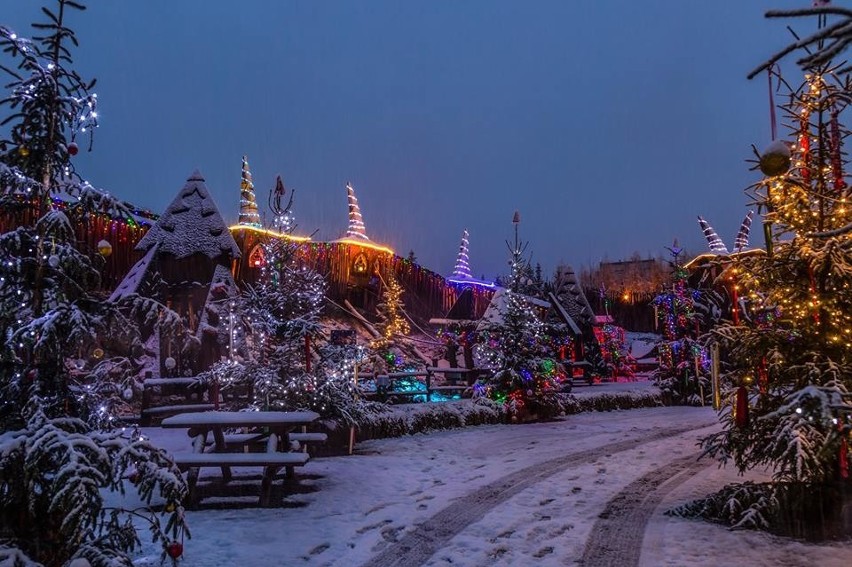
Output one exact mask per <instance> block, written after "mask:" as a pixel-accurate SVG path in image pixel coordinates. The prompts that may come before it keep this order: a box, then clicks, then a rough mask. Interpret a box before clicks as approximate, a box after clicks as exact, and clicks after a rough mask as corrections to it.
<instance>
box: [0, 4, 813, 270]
mask: <svg viewBox="0 0 852 567" xmlns="http://www.w3.org/2000/svg"><path fill="white" fill-rule="evenodd" d="M88 4H89V9H88V11H87V12H85V13H83V14H79V15H78V14H74V16H73V19H72V20H71V25H72V27H73V28H74V29H75V30H76V31H77V35H78V38H79V40H80V42H81V46H80V48H79V49H78V50H76V51H75V62H76V68H77V69H78V71H79V72H80V73H81V74H82V75H83V76H84V77H85V78H91V77H96V78H97V79H98V86H97V88H96V91H97V92H98V95H99V100H100V104H101V106H100V112H101V116H102V121H101V127H100V128H99V129H98V131H97V133H96V139H95V147H94V151H93V152H92V153H91V154H85V155H83V154H82V153H81V155H80V156H78V157H77V158H75V159H76V160H77V161H78V170H79V171H80V172H81V173H82V174H83V175H84V177H86V178H87V179H89V180H90V181H91V182H92V183H93V184H94V185H95V186H98V187H102V188H105V189H107V190H109V191H110V192H112V193H113V194H115V195H118V196H120V197H122V198H124V199H127V200H129V201H131V202H133V203H135V204H137V205H140V206H142V207H147V208H151V209H153V210H154V211H157V212H160V211H162V209H163V208H164V207H165V206H166V205H167V204H168V203H169V202H170V201H171V200H172V198H173V197H174V195H175V193H176V192H177V191H178V189H179V188H180V187H181V186H182V185H183V183H184V181H185V180H186V178H187V177H188V176H189V174H190V173H191V172H192V171H193V169H195V168H199V169H200V170H201V171H202V173H203V174H204V175H205V177H206V179H207V184H208V187H209V188H210V190H211V192H212V194H213V196H214V198H215V199H216V201H217V203H218V205H219V208H220V210H221V212H222V214H223V216H224V217H225V218H226V220H229V221H234V220H236V218H237V213H238V199H239V181H240V158H241V156H242V155H243V154H246V155H248V157H249V163H250V165H251V169H252V173H253V175H254V180H255V187H256V190H257V193H258V201H260V202H261V203H262V204H263V205H264V207H265V203H266V199H267V195H268V191H269V189H271V188H272V187H273V184H274V180H275V176H276V175H277V174H281V175H282V177H283V179H284V182H285V185H286V186H287V187H288V189H290V188H295V190H296V203H295V212H296V216H297V220H298V223H299V230H298V232H300V233H310V232H313V231H314V230H317V231H318V232H317V235H316V237H315V238H317V239H327V240H330V239H334V238H337V237H339V236H341V235H342V233H343V232H344V231H345V228H346V220H347V216H346V191H345V188H344V185H345V183H346V182H347V181H351V182H352V183H353V185H354V186H355V190H356V193H357V196H358V198H359V201H360V205H361V210H362V213H363V215H364V222H365V223H366V226H367V231H368V234H369V235H370V236H371V237H372V238H373V240H375V241H377V242H381V243H384V244H387V245H390V246H392V247H393V248H394V249H395V250H397V252H398V253H400V254H401V255H405V254H407V253H408V251H409V250H414V252H415V254H416V255H417V257H418V260H419V261H420V263H421V264H423V265H424V266H426V267H428V268H430V269H433V270H436V271H438V272H441V273H448V272H449V271H451V270H452V266H453V263H454V260H455V255H456V252H457V249H458V244H459V240H460V236H461V232H462V230H463V229H464V228H467V229H468V230H469V231H470V234H471V236H470V238H471V244H470V252H471V260H470V261H471V267H472V271H473V272H474V274H475V275H477V276H479V275H485V276H487V277H493V276H494V275H496V274H498V273H504V272H505V271H506V259H507V249H506V244H505V241H506V240H507V239H509V238H511V237H512V223H511V219H512V213H513V212H514V211H515V210H516V209H517V210H519V211H520V213H521V225H520V232H521V238H522V239H523V240H527V241H529V243H530V244H529V250H530V251H531V252H532V259H533V261H534V262H540V263H541V264H542V265H543V267H544V269H545V272H546V273H547V274H549V273H551V272H552V270H553V268H554V267H555V266H556V265H557V264H558V263H560V262H567V263H571V264H574V265H575V267H577V268H580V267H582V266H584V265H589V264H595V263H597V262H598V261H600V260H601V259H609V260H618V259H625V258H627V257H629V256H630V255H632V254H633V253H634V252H639V253H640V254H641V255H642V256H647V255H649V254H650V255H653V256H656V255H659V254H664V253H665V251H664V249H663V247H664V246H666V245H670V244H671V242H672V240H673V239H674V238H678V239H679V240H680V242H681V244H683V245H685V246H686V247H687V249H688V250H690V251H692V252H701V251H704V250H705V248H706V245H705V243H704V241H703V237H702V235H701V232H700V230H699V228H698V225H697V223H696V220H695V217H696V215H698V214H701V215H703V216H704V217H705V218H707V219H708V220H709V221H710V223H711V224H713V225H714V227H715V228H716V229H717V231H718V232H719V234H720V235H721V236H722V238H723V239H725V240H726V242H729V243H730V242H731V241H732V240H733V237H734V234H735V233H736V231H737V229H738V227H739V223H740V221H741V220H742V217H743V215H744V214H745V212H746V210H747V208H746V205H747V198H746V196H745V195H744V194H743V189H744V188H745V187H746V186H747V185H748V184H750V183H751V182H753V181H754V180H756V179H757V175H756V174H755V173H754V172H749V171H748V164H746V163H745V161H744V160H745V159H747V158H749V157H751V150H750V147H749V145H750V144H752V143H754V144H756V145H758V146H763V145H765V144H766V143H767V142H768V141H769V136H770V130H769V111H768V100H767V99H768V97H767V84H766V78H765V76H761V77H760V78H759V79H757V80H754V81H748V80H747V79H746V74H747V73H748V71H749V70H751V69H752V68H753V67H755V66H757V65H758V64H759V63H761V62H762V61H763V60H764V59H766V58H767V57H768V56H769V55H771V54H772V53H774V52H775V51H776V50H777V49H779V48H781V47H783V46H784V45H785V44H786V43H787V42H788V40H789V39H790V35H789V33H788V32H787V31H786V30H785V28H784V26H785V24H787V23H790V22H788V21H779V20H766V19H764V18H763V13H764V12H765V11H766V10H767V9H770V8H791V7H805V6H809V5H810V2H809V1H807V0H796V1H793V0H749V1H747V2H737V1H720V2H697V1H678V0H641V1H638V0H601V1H598V0H587V1H584V2H583V1H579V0H577V1H574V0H571V1H569V0H535V1H531V2H521V1H512V2H509V1H501V0H488V1H486V0H481V1H459V0H452V1H451V0H432V1H428V2H427V1H419V2H414V1H399V0H387V1H379V0H365V1H358V2H355V1H351V2H341V1H327V2H317V1H311V0H305V1H298V2H296V1H285V0H280V1H279V0H275V1H272V0H270V1H259V0H257V1H244V2H233V1H224V0H180V1H175V0H145V1H138V2H124V1H105V0H97V1H90V2H88ZM40 5H41V2H35V1H22V0H17V1H16V2H8V1H7V2H4V3H3V9H2V11H0V22H2V23H5V24H7V25H10V26H12V27H13V28H15V29H16V30H17V31H18V32H19V33H20V34H21V35H30V34H31V33H32V32H31V31H30V29H29V23H30V22H31V21H33V20H34V19H41V16H40V13H39V6H40ZM792 23H793V24H794V26H795V27H796V29H797V30H798V31H800V32H809V31H811V30H812V29H813V28H814V22H813V21H810V20H801V21H795V22H792ZM784 71H785V76H786V77H787V78H788V80H790V81H791V82H793V83H798V82H799V80H800V73H799V72H798V71H797V70H796V69H795V68H794V67H793V66H792V65H791V64H789V63H788V64H787V65H785V68H784ZM753 237H754V238H753V241H754V242H755V243H759V242H760V240H761V237H760V231H759V227H758V226H757V224H756V225H755V230H754V234H753Z"/></svg>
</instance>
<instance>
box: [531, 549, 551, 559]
mask: <svg viewBox="0 0 852 567" xmlns="http://www.w3.org/2000/svg"><path fill="white" fill-rule="evenodd" d="M551 553H553V548H552V547H549V546H548V547H543V548H542V549H539V550H538V551H536V552H535V553H533V557H535V558H536V559H541V558H542V557H544V556H545V555H550V554H551Z"/></svg>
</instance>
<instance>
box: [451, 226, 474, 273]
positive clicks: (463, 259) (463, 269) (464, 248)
mask: <svg viewBox="0 0 852 567" xmlns="http://www.w3.org/2000/svg"><path fill="white" fill-rule="evenodd" d="M468 236H469V235H468V232H467V229H465V230H464V232H462V238H461V244H460V245H459V255H458V257H457V258H456V267H455V268H454V269H453V277H454V278H457V279H460V280H469V279H473V276H472V275H471V274H470V264H468V260H469V257H468Z"/></svg>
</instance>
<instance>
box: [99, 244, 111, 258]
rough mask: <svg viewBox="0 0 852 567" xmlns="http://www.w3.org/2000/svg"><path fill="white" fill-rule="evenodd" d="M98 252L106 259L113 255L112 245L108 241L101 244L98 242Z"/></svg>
mask: <svg viewBox="0 0 852 567" xmlns="http://www.w3.org/2000/svg"><path fill="white" fill-rule="evenodd" d="M98 252H100V254H101V256H103V257H104V258H106V257H107V256H109V255H110V254H112V244H110V243H109V242H107V241H106V240H101V241H100V242H98Z"/></svg>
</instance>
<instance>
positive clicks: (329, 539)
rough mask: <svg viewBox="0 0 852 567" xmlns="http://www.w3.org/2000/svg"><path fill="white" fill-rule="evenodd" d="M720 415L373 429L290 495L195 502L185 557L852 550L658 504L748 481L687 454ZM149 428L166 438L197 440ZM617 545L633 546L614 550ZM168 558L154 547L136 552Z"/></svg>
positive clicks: (419, 561)
mask: <svg viewBox="0 0 852 567" xmlns="http://www.w3.org/2000/svg"><path fill="white" fill-rule="evenodd" d="M610 387H619V388H622V387H625V385H621V384H618V385H615V384H613V385H610ZM592 388H595V387H594V386H593V387H592ZM579 390H581V391H582V389H579ZM714 423H715V416H714V414H713V412H712V411H711V410H710V409H707V408H654V409H643V410H632V411H621V412H611V413H586V414H580V415H574V416H569V417H566V418H564V419H562V420H560V421H556V422H551V423H540V424H527V425H495V426H483V427H474V428H467V429H463V430H453V431H442V432H435V433H431V434H426V435H415V436H410V437H404V438H399V439H384V440H375V441H369V442H365V443H362V444H360V445H359V446H358V447H357V454H355V455H352V456H347V457H333V458H324V459H314V460H312V461H310V462H309V463H308V464H307V465H306V466H305V467H304V470H303V478H302V480H301V485H302V487H303V488H304V489H303V490H301V491H300V493H298V494H292V495H289V496H286V497H285V498H284V501H283V503H282V504H283V505H282V507H280V508H275V509H258V508H254V507H246V508H233V507H229V508H225V509H203V510H199V511H191V512H188V520H189V523H190V526H191V529H192V532H193V538H192V539H191V540H189V541H187V543H186V551H185V560H184V562H183V564H184V565H186V566H187V567H190V566H199V567H200V566H213V565H216V566H219V565H242V566H249V567H252V566H258V567H260V566H278V565H281V566H284V565H287V566H289V565H318V566H319V565H329V566H332V565H336V566H347V567H348V566H354V565H365V566H366V565H370V566H376V567H381V566H384V565H412V566H413V565H430V566H443V565H463V566H479V565H542V566H549V565H566V564H567V565H572V564H580V561H581V560H582V564H583V565H584V566H589V565H619V566H621V565H628V564H638V565H647V566H659V565H707V566H711V565H712V566H713V567H716V566H717V565H719V564H726V565H732V564H737V565H745V564H748V565H753V566H762V565H766V566H770V565H771V566H777V565H787V566H798V565H820V566H822V567H835V566H837V567H839V566H841V565H843V566H846V565H849V548H848V547H845V548H844V547H843V546H841V545H839V544H837V545H806V544H802V543H797V542H793V541H788V540H783V539H780V538H775V537H772V536H768V535H764V534H760V533H751V532H731V531H728V530H726V529H725V528H723V527H720V526H715V525H710V524H706V523H702V522H696V521H689V520H684V519H678V518H670V517H667V516H664V515H662V512H663V510H665V509H667V508H670V507H672V506H675V505H677V504H679V503H682V502H685V501H687V500H690V499H692V498H694V497H697V496H701V495H705V494H707V493H710V492H712V491H713V490H715V489H717V488H719V487H721V486H722V485H723V484H725V483H727V482H731V481H735V480H737V476H736V475H735V473H733V472H731V471H724V470H722V471H720V470H718V469H717V468H716V466H715V464H714V463H711V462H706V463H705V462H700V463H698V464H696V463H695V461H694V459H693V458H692V457H693V456H694V455H696V454H697V448H696V446H695V441H696V438H697V437H699V436H700V435H702V434H706V433H708V432H710V431H713V430H714V428H715V427H716V425H714ZM147 432H148V434H149V435H150V436H151V437H152V439H154V440H155V441H159V442H161V444H162V445H163V446H165V447H167V448H178V447H181V446H183V447H186V446H188V443H189V439H188V438H187V437H186V436H185V435H184V434H182V433H181V432H178V431H174V430H161V429H149V430H147ZM215 472H216V471H214V470H209V474H211V475H213V474H215ZM254 474H255V477H256V475H257V474H259V473H258V472H255V473H254ZM253 482H254V483H255V484H259V482H257V481H253ZM626 487H627V490H625V488H626ZM625 498H626V499H625ZM611 501H612V502H611ZM205 502H206V501H205ZM634 509H635V510H634ZM605 510H606V512H604V511H605ZM625 511H628V512H630V514H627V515H626V516H625V517H624V518H622V519H619V512H625ZM613 512H615V513H613ZM634 512H635V513H634ZM601 516H603V517H601ZM602 534H603V535H605V538H601V537H600V536H601V535H602ZM643 535H644V541H643ZM601 539H604V541H603V542H601V541H600V540H601ZM619 550H620V551H619ZM619 552H620V553H627V554H628V555H629V554H631V553H632V554H633V555H634V556H635V561H632V562H631V561H627V560H621V559H619V560H618V561H620V562H618V563H616V562H614V561H616V557H617V553H619ZM640 552H641V555H640ZM158 562H159V556H158V554H157V553H156V552H155V550H154V548H153V547H150V546H149V547H147V548H146V550H145V553H144V554H143V556H141V557H140V558H139V561H138V562H137V564H138V565H154V564H157V563H158Z"/></svg>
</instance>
